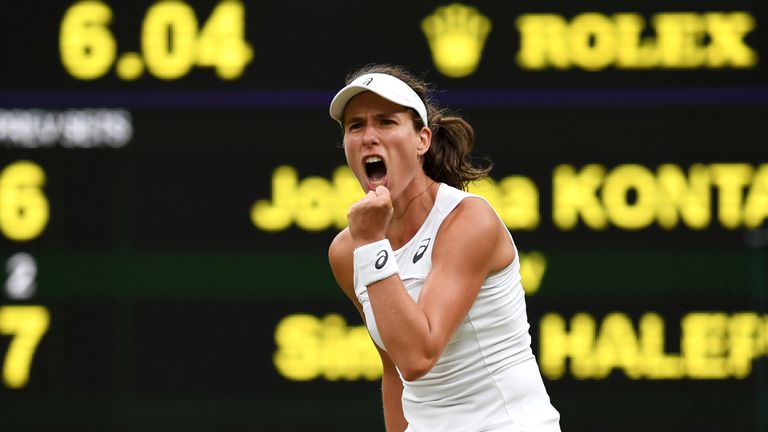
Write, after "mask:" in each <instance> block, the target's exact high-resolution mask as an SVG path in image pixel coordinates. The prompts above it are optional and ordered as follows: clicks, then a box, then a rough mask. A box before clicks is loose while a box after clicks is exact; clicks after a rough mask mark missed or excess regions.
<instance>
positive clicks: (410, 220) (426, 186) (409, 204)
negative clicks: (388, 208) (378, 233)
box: [387, 175, 438, 249]
mask: <svg viewBox="0 0 768 432" xmlns="http://www.w3.org/2000/svg"><path fill="white" fill-rule="evenodd" d="M414 183H415V185H414V187H411V188H409V189H408V190H407V191H405V192H404V193H403V194H402V198H401V199H398V200H397V201H398V202H397V203H393V205H394V214H393V215H392V220H391V221H390V223H389V228H388V229H387V238H388V239H389V240H390V242H391V243H392V246H393V248H394V249H398V248H400V247H401V246H403V245H404V244H406V243H408V241H409V240H410V239H411V238H412V237H413V236H414V235H416V232H417V231H418V230H419V228H420V227H421V225H422V224H423V223H424V220H425V219H426V218H427V215H429V212H430V211H432V207H433V206H434V204H435V197H436V196H437V189H438V183H437V182H435V181H434V180H432V179H431V178H429V177H428V176H426V175H425V176H423V178H422V179H419V180H417V181H415V182H414Z"/></svg>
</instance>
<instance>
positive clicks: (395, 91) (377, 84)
mask: <svg viewBox="0 0 768 432" xmlns="http://www.w3.org/2000/svg"><path fill="white" fill-rule="evenodd" d="M364 91H372V92H374V93H376V94H377V95H379V96H381V97H383V98H384V99H386V100H388V101H390V102H394V103H396V104H398V105H402V106H404V107H408V108H413V109H414V110H416V112H417V113H418V114H419V117H421V121H422V122H424V126H427V125H428V124H429V123H427V107H425V106H424V102H423V101H422V100H421V98H420V97H419V95H417V94H416V92H415V91H413V89H412V88H411V87H410V86H409V85H408V84H406V83H404V82H402V81H400V80H399V79H398V78H395V77H393V76H392V75H387V74H382V73H369V74H365V75H362V76H359V77H357V78H356V79H355V80H354V81H352V82H351V83H349V85H347V86H346V87H344V88H343V89H341V90H339V92H338V93H336V96H334V97H333V100H332V101H331V107H330V112H331V117H332V118H333V119H334V120H336V121H337V122H339V124H342V121H343V120H344V108H346V107H347V103H348V102H349V100H350V99H352V98H353V97H355V96H357V95H358V94H360V93H362V92H364Z"/></svg>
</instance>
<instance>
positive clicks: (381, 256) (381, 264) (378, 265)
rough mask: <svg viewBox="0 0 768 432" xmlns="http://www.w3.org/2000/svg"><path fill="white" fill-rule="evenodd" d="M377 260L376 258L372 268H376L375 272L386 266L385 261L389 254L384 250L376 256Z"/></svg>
mask: <svg viewBox="0 0 768 432" xmlns="http://www.w3.org/2000/svg"><path fill="white" fill-rule="evenodd" d="M376 256H377V257H378V258H376V262H375V263H373V266H374V267H376V270H381V269H382V267H384V266H385V265H386V264H387V260H388V259H389V254H388V253H387V251H385V250H384V249H382V250H380V251H379V253H377V254H376Z"/></svg>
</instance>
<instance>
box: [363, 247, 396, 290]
mask: <svg viewBox="0 0 768 432" xmlns="http://www.w3.org/2000/svg"><path fill="white" fill-rule="evenodd" d="M354 264H355V272H356V273H357V278H358V281H359V282H360V283H362V284H363V285H364V286H365V287H366V288H367V287H368V286H369V285H371V284H373V283H375V282H378V281H380V280H382V279H386V278H388V277H390V276H392V275H394V274H398V273H399V272H400V269H399V268H398V267H397V260H396V259H395V252H394V251H392V245H390V244H389V240H387V239H384V240H379V241H377V242H373V243H368V244H367V245H364V246H360V247H359V248H357V249H355V252H354Z"/></svg>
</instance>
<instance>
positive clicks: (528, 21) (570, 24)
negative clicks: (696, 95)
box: [517, 12, 757, 71]
mask: <svg viewBox="0 0 768 432" xmlns="http://www.w3.org/2000/svg"><path fill="white" fill-rule="evenodd" d="M650 21H651V25H650V30H652V31H650V32H649V30H648V29H647V27H648V23H646V20H645V18H643V16H642V15H640V14H637V13H618V14H614V15H611V16H608V15H603V14H600V13H593V12H587V13H582V14H579V15H577V16H575V17H573V19H571V20H567V19H566V18H565V17H563V16H561V15H557V14H525V15H521V16H520V17H518V19H517V28H518V30H519V31H520V51H519V52H518V54H517V62H518V64H519V65H520V67H522V68H523V69H530V70H540V69H547V68H556V69H570V68H580V69H584V70H589V71H598V70H601V69H604V68H607V67H610V66H613V67H615V68H617V69H651V68H656V69H683V68H686V69H692V68H712V69H717V68H727V67H731V68H751V67H754V66H755V64H756V63H757V54H756V53H755V51H754V50H753V49H752V48H751V47H750V46H749V45H747V43H746V41H745V40H744V38H745V36H746V35H747V34H748V33H749V32H750V31H752V29H754V28H755V18H754V17H753V16H752V15H751V14H749V13H747V12H707V13H696V12H674V13H671V12H664V13H658V14H655V15H654V16H653V17H652V18H651V20H650ZM649 33H652V34H649Z"/></svg>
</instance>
